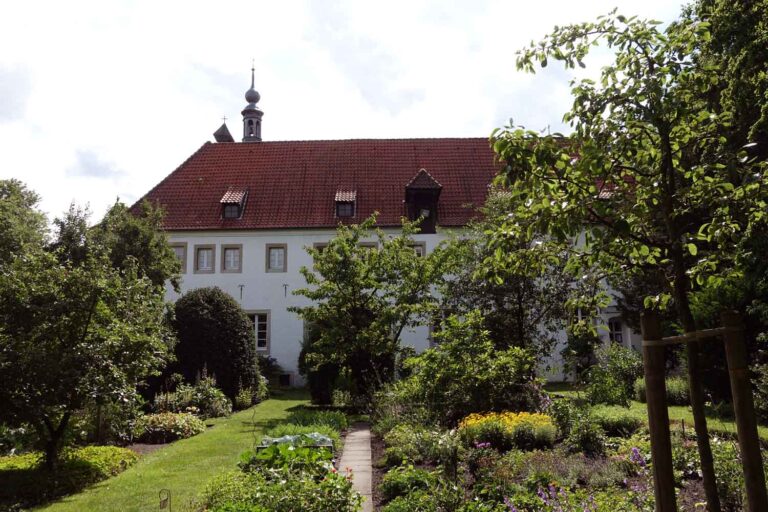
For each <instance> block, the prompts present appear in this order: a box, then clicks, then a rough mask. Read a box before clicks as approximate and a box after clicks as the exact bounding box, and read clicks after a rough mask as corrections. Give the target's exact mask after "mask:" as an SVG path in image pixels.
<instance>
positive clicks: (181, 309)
mask: <svg viewBox="0 0 768 512" xmlns="http://www.w3.org/2000/svg"><path fill="white" fill-rule="evenodd" d="M174 326H175V328H176V332H177V333H178V338H179V343H178V344H177V345H176V359H177V362H176V364H175V366H174V368H175V369H176V371H178V372H179V373H181V374H182V375H183V376H184V378H185V379H186V380H187V382H194V381H195V379H197V378H198V377H199V376H200V375H201V374H202V373H203V372H204V371H206V372H207V373H208V374H209V375H212V376H213V377H214V378H215V379H216V383H217V385H218V386H219V387H220V388H221V390H222V391H224V393H225V394H226V395H227V396H228V397H229V398H230V399H232V400H234V399H235V397H236V396H237V393H238V391H240V388H241V387H242V388H244V389H246V388H248V389H255V387H256V386H257V384H258V379H259V369H258V362H257V361H256V340H255V337H254V326H253V323H252V322H251V321H250V320H249V319H248V316H246V314H245V312H243V310H242V309H241V308H240V305H239V304H238V303H237V302H236V301H235V299H233V298H232V297H231V296H230V295H228V294H227V293H225V292H224V291H222V290H221V289H220V288H218V287H213V288H198V289H196V290H192V291H190V292H188V293H186V294H184V295H183V296H182V297H181V298H180V299H179V300H178V301H176V317H175V319H174Z"/></svg>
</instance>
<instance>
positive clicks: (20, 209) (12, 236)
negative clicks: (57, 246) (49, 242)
mask: <svg viewBox="0 0 768 512" xmlns="http://www.w3.org/2000/svg"><path fill="white" fill-rule="evenodd" d="M39 202H40V196H39V195H37V193H35V192H34V191H32V190H30V189H28V188H27V187H26V185H24V184H23V183H22V182H20V181H18V180H14V179H10V180H0V265H2V264H4V263H7V262H9V261H10V260H11V259H12V258H13V256H14V255H15V254H20V253H22V252H24V251H25V250H27V248H29V247H41V246H42V245H43V243H44V242H45V239H46V227H47V226H46V219H45V215H44V214H43V213H42V212H41V211H40V210H39V209H38V203H39Z"/></svg>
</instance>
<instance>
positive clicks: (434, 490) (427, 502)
mask: <svg viewBox="0 0 768 512" xmlns="http://www.w3.org/2000/svg"><path fill="white" fill-rule="evenodd" d="M464 499H465V498H464V492H463V491H462V489H461V488H460V487H458V486H455V485H451V484H448V483H446V482H443V481H442V480H438V481H437V483H436V484H435V485H432V486H430V488H429V489H428V490H414V491H413V492H409V493H408V494H406V495H404V496H398V497H397V498H395V499H393V500H392V501H390V502H389V503H387V504H386V505H385V506H383V507H382V508H381V511H382V512H442V511H448V510H456V511H461V510H464V509H463V508H462V503H463V502H464Z"/></svg>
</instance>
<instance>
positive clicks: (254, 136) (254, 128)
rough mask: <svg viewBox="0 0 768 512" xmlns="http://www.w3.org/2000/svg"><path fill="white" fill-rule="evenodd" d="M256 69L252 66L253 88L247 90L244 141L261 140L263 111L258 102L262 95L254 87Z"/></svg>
mask: <svg viewBox="0 0 768 512" xmlns="http://www.w3.org/2000/svg"><path fill="white" fill-rule="evenodd" d="M254 72H255V69H254V67H251V88H250V89H248V90H247V91H245V101H247V102H248V104H247V105H246V106H245V108H244V109H243V112H242V114H243V142H261V116H263V115H264V112H262V111H261V109H260V108H259V107H257V106H256V104H257V103H258V102H259V100H260V99H261V95H260V94H259V92H258V91H257V90H256V89H255V88H254V85H253V76H254Z"/></svg>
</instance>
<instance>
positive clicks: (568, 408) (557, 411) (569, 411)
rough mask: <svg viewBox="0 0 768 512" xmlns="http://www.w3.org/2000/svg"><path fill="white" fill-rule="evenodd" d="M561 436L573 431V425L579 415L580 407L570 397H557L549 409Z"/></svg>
mask: <svg viewBox="0 0 768 512" xmlns="http://www.w3.org/2000/svg"><path fill="white" fill-rule="evenodd" d="M547 412H548V414H549V415H550V417H551V418H552V420H553V422H554V423H555V426H556V427H557V432H558V434H559V435H560V436H561V437H565V436H567V435H568V434H570V433H571V426H572V425H573V422H574V421H575V420H576V417H577V416H578V408H577V407H576V404H574V403H573V400H571V399H569V398H558V399H555V400H554V401H553V402H552V403H551V404H550V405H549V409H548V410H547Z"/></svg>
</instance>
